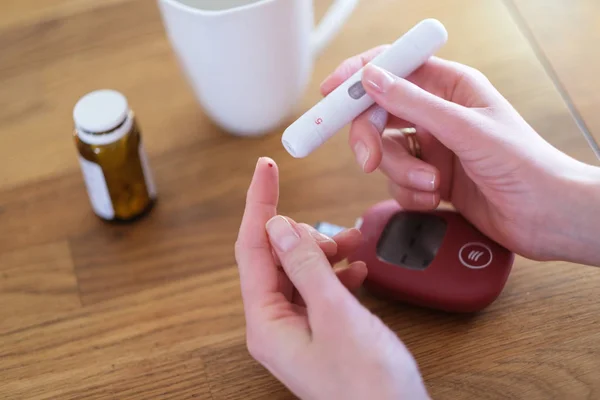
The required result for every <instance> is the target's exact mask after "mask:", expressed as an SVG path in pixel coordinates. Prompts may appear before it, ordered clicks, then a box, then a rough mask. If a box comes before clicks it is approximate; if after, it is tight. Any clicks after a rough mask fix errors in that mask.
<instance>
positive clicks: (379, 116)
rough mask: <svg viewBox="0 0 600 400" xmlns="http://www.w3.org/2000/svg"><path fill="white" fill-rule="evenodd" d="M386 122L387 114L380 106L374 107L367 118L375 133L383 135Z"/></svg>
mask: <svg viewBox="0 0 600 400" xmlns="http://www.w3.org/2000/svg"><path fill="white" fill-rule="evenodd" d="M387 121H388V112H387V111H386V110H385V109H384V108H383V107H381V106H375V108H374V109H373V111H372V112H371V116H370V117H369V122H371V125H373V126H374V127H375V129H377V132H379V133H383V131H384V130H385V127H386V125H387Z"/></svg>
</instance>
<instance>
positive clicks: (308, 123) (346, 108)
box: [281, 19, 448, 158]
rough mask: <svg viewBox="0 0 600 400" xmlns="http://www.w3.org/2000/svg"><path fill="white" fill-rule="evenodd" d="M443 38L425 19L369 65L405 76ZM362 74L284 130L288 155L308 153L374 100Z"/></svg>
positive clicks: (439, 26)
mask: <svg viewBox="0 0 600 400" xmlns="http://www.w3.org/2000/svg"><path fill="white" fill-rule="evenodd" d="M447 41H448V33H447V32H446V28H444V25H442V23H441V22H439V21H438V20H436V19H426V20H423V21H421V22H419V23H418V24H417V25H415V26H414V27H413V28H412V29H411V30H409V31H408V32H406V33H405V34H404V35H403V36H402V37H400V38H399V39H398V40H396V41H395V42H394V43H393V44H392V45H391V46H390V47H389V48H388V49H387V50H386V51H385V52H383V53H381V54H380V55H378V56H377V57H375V58H374V59H373V60H372V61H371V62H370V64H373V65H376V66H378V67H381V68H383V69H385V70H386V71H389V72H390V73H392V74H394V75H396V76H398V77H400V78H406V77H407V76H408V75H410V74H411V73H413V72H414V71H415V70H416V69H417V68H419V67H420V66H421V65H423V64H424V63H425V62H426V61H427V60H428V59H429V58H430V57H431V56H433V55H434V54H435V53H436V52H437V51H438V50H439V49H440V48H441V47H442V46H443V45H444V44H446V42H447ZM362 74H363V69H360V70H359V71H358V72H356V73H355V74H354V75H352V76H351V77H350V78H349V79H347V80H346V81H345V82H344V83H342V84H341V85H340V86H338V87H337V88H336V89H335V90H334V91H333V92H331V93H330V94H329V95H327V96H326V97H325V98H323V100H321V101H320V102H319V103H317V104H316V105H315V106H314V107H313V108H311V109H310V110H308V111H307V112H306V113H305V114H304V115H302V116H301V117H300V118H298V119H297V120H296V121H295V122H294V123H293V124H292V125H290V126H289V127H288V128H287V129H286V130H285V132H284V133H283V136H282V140H281V141H282V143H283V146H284V147H285V149H286V150H287V151H288V153H290V155H292V157H295V158H304V157H306V156H308V155H309V154H310V153H312V152H313V151H315V150H316V149H317V148H318V147H320V146H321V145H323V144H324V143H325V142H326V141H327V140H329V139H330V138H331V137H332V136H333V135H335V134H336V133H337V132H338V131H340V130H341V129H342V128H343V127H344V126H346V125H347V124H349V123H350V122H352V120H354V119H355V118H356V117H358V116H359V115H360V114H362V113H363V112H364V111H366V110H367V109H368V108H369V107H371V106H372V105H373V104H374V103H375V102H374V101H373V99H372V98H371V97H370V96H369V95H368V94H366V92H365V89H364V87H363V85H362Z"/></svg>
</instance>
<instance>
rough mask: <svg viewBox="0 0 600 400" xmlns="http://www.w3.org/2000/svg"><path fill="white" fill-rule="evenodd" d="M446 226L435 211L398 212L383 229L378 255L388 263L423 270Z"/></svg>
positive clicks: (432, 256) (431, 259)
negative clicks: (422, 212)
mask: <svg viewBox="0 0 600 400" xmlns="http://www.w3.org/2000/svg"><path fill="white" fill-rule="evenodd" d="M446 229H447V225H446V221H445V220H444V219H443V218H440V217H438V216H435V215H431V214H421V213H406V212H401V213H397V214H396V215H394V216H393V217H392V218H391V219H390V221H389V222H388V224H387V226H386V227H385V228H384V230H383V233H382V235H381V238H380V239H379V243H378V244H377V256H378V257H379V258H380V259H381V260H383V261H385V262H388V263H390V264H395V265H398V266H401V267H404V268H409V269H417V270H424V269H426V268H427V267H428V266H429V265H430V264H431V262H432V261H433V259H434V258H435V256H436V255H437V253H438V251H439V249H440V246H441V245H442V241H443V239H444V236H445V235H446Z"/></svg>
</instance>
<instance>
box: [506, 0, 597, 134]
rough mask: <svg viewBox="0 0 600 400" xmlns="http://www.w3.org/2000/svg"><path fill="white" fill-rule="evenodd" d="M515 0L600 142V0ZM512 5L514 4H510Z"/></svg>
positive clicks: (573, 100)
mask: <svg viewBox="0 0 600 400" xmlns="http://www.w3.org/2000/svg"><path fill="white" fill-rule="evenodd" d="M507 1H509V2H510V1H512V2H513V3H512V4H513V5H514V6H515V7H516V9H517V12H518V13H519V14H520V15H521V17H522V19H524V20H525V22H526V27H527V30H528V31H529V32H530V34H531V35H532V41H535V42H536V44H537V45H538V46H539V47H540V52H541V55H542V56H543V57H545V58H547V59H548V60H549V61H550V65H551V68H552V69H553V70H554V71H555V73H556V74H557V76H558V80H559V82H560V84H561V85H563V86H564V88H565V90H566V92H567V94H568V96H569V97H570V99H571V101H572V102H573V105H574V106H575V108H576V109H577V111H578V112H579V113H580V114H581V116H582V117H583V120H584V122H585V124H586V125H587V127H588V129H589V130H590V133H591V134H592V135H593V137H594V138H595V140H596V141H598V142H600V115H599V114H598V103H599V102H600V79H598V71H600V56H598V52H597V51H596V50H595V49H597V48H598V42H599V41H600V2H598V1H596V0H576V1H545V0H507ZM509 5H510V4H509Z"/></svg>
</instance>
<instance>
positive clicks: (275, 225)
mask: <svg viewBox="0 0 600 400" xmlns="http://www.w3.org/2000/svg"><path fill="white" fill-rule="evenodd" d="M266 228H267V233H268V235H269V240H270V242H271V245H272V246H273V249H274V250H275V253H276V254H277V256H278V257H279V260H280V261H281V265H282V267H283V269H284V270H285V273H286V275H287V276H288V277H289V278H290V281H291V282H292V284H293V285H294V286H295V287H296V289H297V290H298V292H299V293H300V295H301V296H302V298H303V299H304V302H305V303H306V305H307V306H308V308H309V309H310V308H311V307H314V306H316V307H317V308H318V307H320V305H319V303H323V302H324V301H326V300H327V299H330V298H332V297H337V295H338V294H340V295H343V290H346V289H345V288H344V287H343V286H342V284H341V283H340V281H339V279H338V278H337V276H336V275H335V271H334V270H333V268H331V264H330V263H329V261H328V260H327V256H326V255H325V254H324V253H323V251H322V250H321V248H320V247H319V245H318V244H317V242H316V241H315V240H314V239H313V237H312V236H311V235H310V233H309V232H308V231H307V230H306V229H302V228H300V227H299V226H298V225H297V224H296V223H295V222H294V221H292V220H290V219H288V218H285V217H282V216H276V217H273V218H271V219H270V220H269V222H267V226H266ZM332 295H333V296H332Z"/></svg>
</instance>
